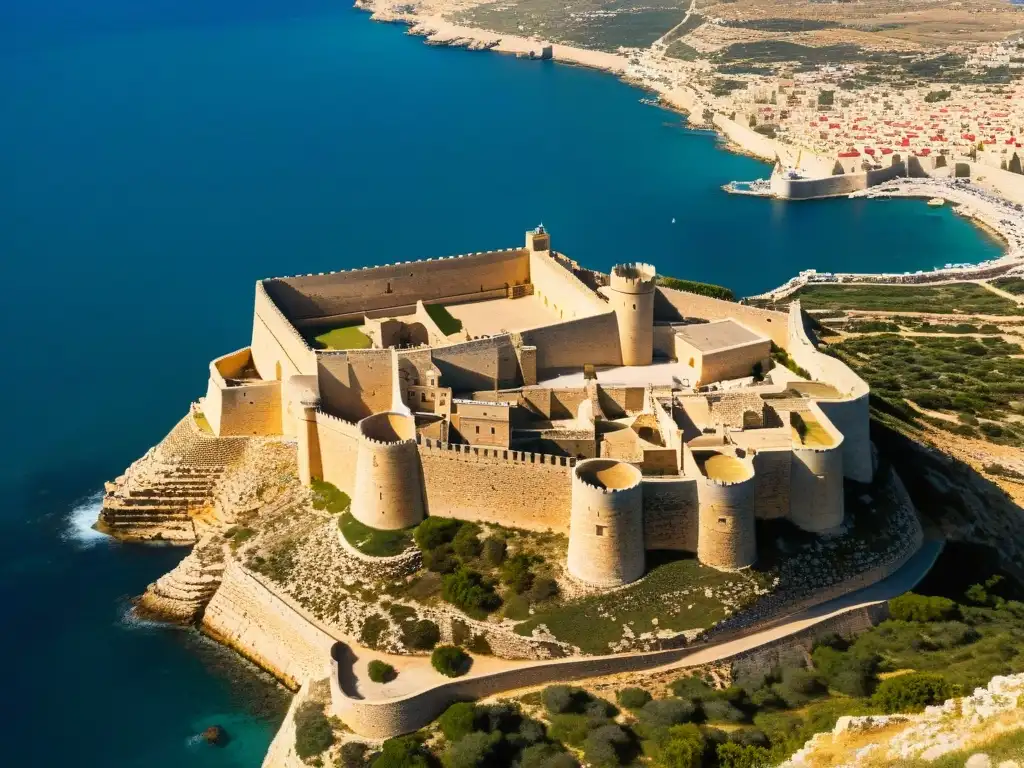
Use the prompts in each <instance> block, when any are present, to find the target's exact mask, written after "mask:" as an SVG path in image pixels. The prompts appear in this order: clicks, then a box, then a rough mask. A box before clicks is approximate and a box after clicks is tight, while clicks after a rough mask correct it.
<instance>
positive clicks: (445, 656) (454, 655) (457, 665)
mask: <svg viewBox="0 0 1024 768" xmlns="http://www.w3.org/2000/svg"><path fill="white" fill-rule="evenodd" d="M471 663H472V659H470V658H469V655H468V654H467V653H466V652H465V651H464V650H462V649H461V648H459V647H458V646H455V645H439V646H437V648H435V649H434V652H433V653H432V654H430V665H431V666H432V667H433V668H434V669H436V670H437V671H438V672H440V673H441V674H442V675H444V676H445V677H460V676H462V675H464V674H466V673H467V672H468V671H469V666H470V664H471Z"/></svg>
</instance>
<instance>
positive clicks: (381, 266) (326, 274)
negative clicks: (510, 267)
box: [267, 248, 523, 280]
mask: <svg viewBox="0 0 1024 768" xmlns="http://www.w3.org/2000/svg"><path fill="white" fill-rule="evenodd" d="M522 250H523V249H522V248H496V249H494V250H491V251H473V252H471V253H459V254H456V255H453V256H431V257H428V258H426V259H412V260H410V261H396V262H394V263H392V264H374V265H368V266H362V267H353V268H352V269H336V270H333V271H331V272H308V273H306V274H297V275H279V276H277V277H270V278H267V280H298V279H300V278H303V277H334V276H336V275H340V276H345V275H357V274H364V273H366V272H370V271H373V270H375V269H391V268H397V267H406V266H409V265H410V264H429V263H431V262H441V261H452V260H454V259H469V258H472V257H474V256H497V255H499V254H503V253H516V252H518V251H522Z"/></svg>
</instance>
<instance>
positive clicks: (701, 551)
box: [697, 474, 757, 570]
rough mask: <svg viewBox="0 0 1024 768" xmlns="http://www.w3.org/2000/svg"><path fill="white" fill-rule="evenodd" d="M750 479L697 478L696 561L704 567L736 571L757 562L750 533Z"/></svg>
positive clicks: (751, 511) (755, 543)
mask: <svg viewBox="0 0 1024 768" xmlns="http://www.w3.org/2000/svg"><path fill="white" fill-rule="evenodd" d="M754 489H755V483H754V477H753V474H751V477H749V478H748V479H747V480H744V481H740V482H734V483H726V482H721V481H716V480H712V479H710V478H706V477H700V478H697V496H698V499H699V501H700V515H699V521H700V525H699V528H698V535H697V557H698V558H699V559H700V561H701V562H702V563H704V565H709V566H711V567H712V568H719V569H721V570H737V569H739V568H745V567H747V566H748V565H753V564H754V562H755V561H756V560H757V538H756V533H755V530H754V492H755V491H754Z"/></svg>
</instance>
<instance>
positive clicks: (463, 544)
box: [452, 523, 483, 560]
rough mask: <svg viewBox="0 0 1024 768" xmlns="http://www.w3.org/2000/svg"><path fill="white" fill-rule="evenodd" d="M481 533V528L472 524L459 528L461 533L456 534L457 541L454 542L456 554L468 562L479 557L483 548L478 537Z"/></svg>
mask: <svg viewBox="0 0 1024 768" xmlns="http://www.w3.org/2000/svg"><path fill="white" fill-rule="evenodd" d="M479 533H480V526H478V525H473V524H472V523H466V524H464V525H463V526H462V527H461V528H459V532H458V533H456V534H455V539H454V540H453V541H452V548H453V549H454V550H455V554H456V555H458V556H459V557H461V558H463V559H466V560H468V559H470V558H474V557H476V556H477V555H479V554H480V550H481V549H482V546H483V545H482V544H481V543H480V538H479V536H478V535H477V534H479Z"/></svg>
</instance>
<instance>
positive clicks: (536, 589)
mask: <svg viewBox="0 0 1024 768" xmlns="http://www.w3.org/2000/svg"><path fill="white" fill-rule="evenodd" d="M557 594H558V582H557V581H555V580H554V579H552V578H551V577H550V576H537V577H535V578H534V580H533V586H532V587H530V602H531V603H542V602H544V601H545V600H547V599H549V598H552V597H554V596H555V595H557Z"/></svg>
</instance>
